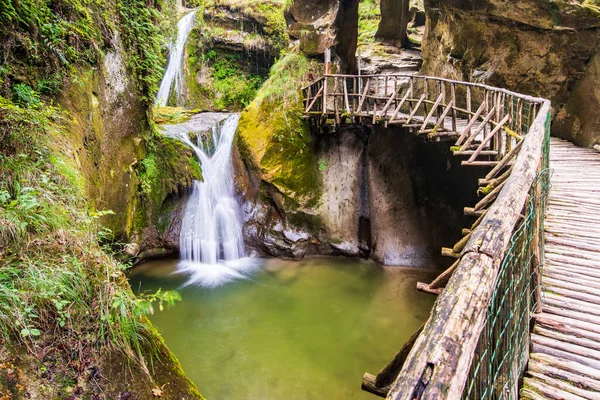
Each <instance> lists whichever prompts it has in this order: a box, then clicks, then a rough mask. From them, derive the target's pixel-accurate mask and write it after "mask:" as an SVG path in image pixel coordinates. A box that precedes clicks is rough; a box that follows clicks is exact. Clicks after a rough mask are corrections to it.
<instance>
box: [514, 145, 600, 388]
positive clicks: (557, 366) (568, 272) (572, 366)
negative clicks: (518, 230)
mask: <svg viewBox="0 0 600 400" xmlns="http://www.w3.org/2000/svg"><path fill="white" fill-rule="evenodd" d="M550 167H551V168H552V169H553V174H552V178H551V182H552V188H551V189H550V193H549V204H548V214H547V218H546V222H545V237H546V250H545V260H546V261H545V265H544V268H543V272H542V285H543V295H542V305H543V312H542V313H541V314H539V315H538V316H537V317H536V319H535V325H534V329H533V333H532V335H531V344H532V354H531V357H530V361H529V366H528V370H527V372H526V375H525V378H524V381H523V389H522V390H521V397H522V398H524V399H532V400H538V399H565V400H570V399H574V400H576V399H591V400H595V399H599V400H600V153H598V152H596V151H594V150H589V149H582V148H578V147H576V146H574V145H573V144H571V143H569V142H566V141H563V140H560V139H554V138H553V139H551V145H550Z"/></svg>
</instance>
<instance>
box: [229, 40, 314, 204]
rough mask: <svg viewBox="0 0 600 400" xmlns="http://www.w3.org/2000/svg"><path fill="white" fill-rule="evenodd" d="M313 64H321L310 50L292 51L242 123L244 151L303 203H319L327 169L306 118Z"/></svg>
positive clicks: (266, 175)
mask: <svg viewBox="0 0 600 400" xmlns="http://www.w3.org/2000/svg"><path fill="white" fill-rule="evenodd" d="M313 70H316V65H315V64H314V63H313V62H311V61H309V60H308V59H306V58H305V56H303V55H302V54H300V53H299V52H296V51H292V52H290V53H288V54H287V55H286V56H285V57H284V58H283V59H282V60H280V61H279V62H278V63H277V64H276V65H275V66H274V67H273V69H272V70H271V75H270V77H269V79H268V80H267V82H265V84H264V85H263V87H262V88H261V90H260V92H259V93H258V95H257V97H256V99H255V100H254V101H253V102H252V104H250V106H249V107H248V108H247V109H246V110H244V112H243V113H242V115H241V117H240V123H239V128H238V133H239V146H240V148H241V149H242V154H243V155H245V156H246V157H247V158H249V159H250V160H249V161H250V162H252V163H253V164H254V165H255V166H256V167H257V168H258V169H260V171H261V173H262V176H263V179H264V180H265V181H267V182H269V183H271V184H272V185H273V186H275V187H276V188H277V189H278V190H279V191H280V192H281V193H282V194H284V196H285V199H286V201H288V202H290V204H295V205H300V206H314V205H316V203H317V202H318V200H319V197H320V193H321V175H320V173H319V169H318V162H317V158H316V156H315V153H314V149H313V142H312V137H311V135H310V131H309V128H308V125H307V123H306V121H305V120H304V118H303V107H302V93H301V91H300V88H301V86H302V85H304V84H306V83H307V82H308V81H309V78H310V73H311V71H313Z"/></svg>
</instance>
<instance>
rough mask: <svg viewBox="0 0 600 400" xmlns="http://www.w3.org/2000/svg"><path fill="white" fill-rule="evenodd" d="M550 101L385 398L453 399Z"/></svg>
mask: <svg viewBox="0 0 600 400" xmlns="http://www.w3.org/2000/svg"><path fill="white" fill-rule="evenodd" d="M549 115H550V102H549V101H547V100H545V101H544V102H543V103H542V106H541V108H540V111H539V113H538V115H537V117H536V119H535V121H534V123H533V124H532V126H531V128H530V130H529V132H528V133H527V135H526V137H525V139H524V141H523V144H522V148H521V151H520V152H519V155H518V156H517V159H516V161H515V164H514V166H513V171H512V173H511V174H510V176H509V178H508V179H507V181H506V183H505V184H504V186H503V188H502V190H501V191H500V194H499V195H498V198H497V199H496V201H495V202H494V203H493V204H492V206H491V207H490V208H489V210H488V211H487V213H486V214H485V217H484V218H483V220H482V221H481V223H480V224H479V226H478V227H477V228H476V229H475V230H474V231H473V232H472V234H471V237H470V238H469V241H468V243H467V245H466V246H465V248H464V250H463V251H462V253H461V259H460V263H459V264H458V266H457V268H456V270H455V271H454V273H453V275H452V277H451V278H450V281H449V282H448V285H447V286H446V289H445V290H444V291H443V292H442V293H441V294H440V295H439V297H438V298H437V300H436V302H435V304H434V307H433V310H432V312H431V316H430V318H429V320H428V321H427V323H426V324H425V327H424V328H423V332H422V333H421V335H420V336H419V338H418V339H417V341H416V342H415V345H414V347H413V349H412V351H411V352H410V354H409V355H408V357H407V359H406V362H405V363H404V366H403V368H402V370H401V371H400V373H399V375H398V378H397V379H396V380H395V381H394V383H393V384H392V387H391V389H390V392H389V394H388V396H387V398H388V399H393V400H400V399H406V400H409V399H410V400H413V399H459V398H460V397H461V395H462V392H463V389H464V386H465V383H466V381H467V379H468V375H469V370H470V367H471V362H472V360H473V357H474V355H475V349H476V346H477V342H478V340H479V336H480V334H481V331H482V329H483V326H484V321H485V317H486V312H487V307H488V305H489V302H490V299H491V297H492V294H493V290H494V285H495V282H496V278H497V275H498V270H499V267H500V264H501V262H502V259H503V257H504V254H505V253H506V250H507V248H508V245H509V241H510V238H511V236H512V234H513V231H514V229H515V227H516V225H517V222H518V220H519V217H520V214H521V210H522V209H523V207H524V205H525V202H526V200H527V196H528V194H529V189H530V188H531V186H532V184H533V182H534V180H535V178H536V175H537V172H538V167H539V165H540V163H541V159H542V152H543V147H544V139H545V135H546V122H547V119H548V118H549Z"/></svg>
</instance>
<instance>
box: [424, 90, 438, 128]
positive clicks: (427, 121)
mask: <svg viewBox="0 0 600 400" xmlns="http://www.w3.org/2000/svg"><path fill="white" fill-rule="evenodd" d="M442 97H443V95H442V94H440V95H439V96H438V98H437V100H436V101H435V103H434V105H433V107H432V108H431V111H430V112H429V114H427V117H426V118H425V120H424V121H423V125H421V129H420V130H421V131H423V130H425V128H427V124H428V123H429V120H430V119H431V118H432V117H433V114H434V113H435V110H437V108H438V106H439V105H440V103H441V102H442Z"/></svg>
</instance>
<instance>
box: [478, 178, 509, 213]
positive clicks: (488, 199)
mask: <svg viewBox="0 0 600 400" xmlns="http://www.w3.org/2000/svg"><path fill="white" fill-rule="evenodd" d="M505 183H506V181H504V182H502V183H501V184H499V185H498V186H497V187H496V188H495V189H494V190H492V191H491V192H490V193H488V194H487V196H485V197H484V198H483V199H481V201H480V202H479V203H477V204H476V205H475V207H474V210H475V211H479V210H481V209H482V208H484V207H487V206H489V205H490V203H492V202H493V201H494V200H496V197H498V195H499V194H500V191H501V190H502V188H503V187H504V184H505Z"/></svg>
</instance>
